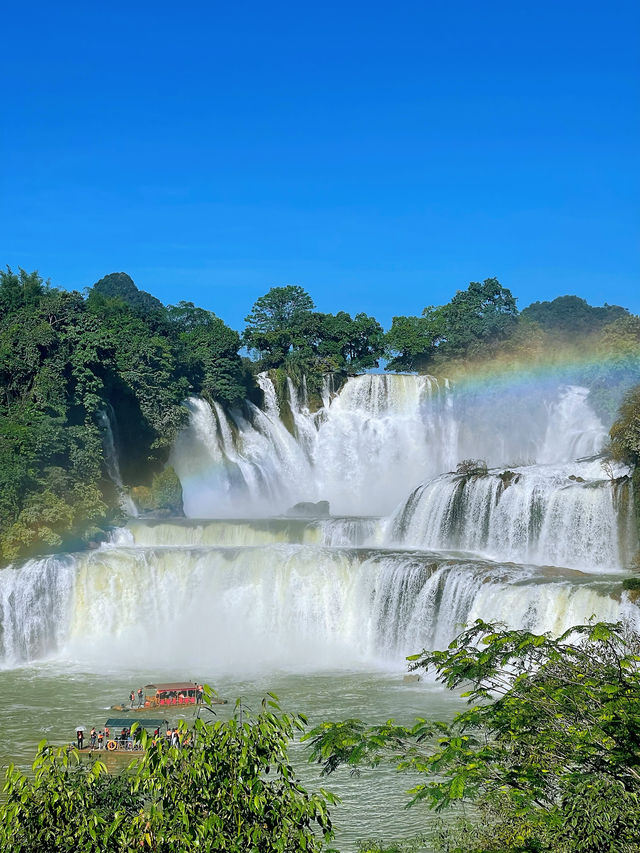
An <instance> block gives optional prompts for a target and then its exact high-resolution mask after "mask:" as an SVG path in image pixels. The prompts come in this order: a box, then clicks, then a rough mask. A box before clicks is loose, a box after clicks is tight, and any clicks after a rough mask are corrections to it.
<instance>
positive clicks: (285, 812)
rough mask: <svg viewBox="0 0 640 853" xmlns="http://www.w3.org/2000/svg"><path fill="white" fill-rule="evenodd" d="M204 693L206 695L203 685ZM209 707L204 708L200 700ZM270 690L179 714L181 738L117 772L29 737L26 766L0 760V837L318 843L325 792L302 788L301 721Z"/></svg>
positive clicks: (84, 842) (39, 849) (26, 849)
mask: <svg viewBox="0 0 640 853" xmlns="http://www.w3.org/2000/svg"><path fill="white" fill-rule="evenodd" d="M208 695H210V694H208ZM208 710H209V711H211V709H208ZM305 723H306V721H305V719H304V717H302V716H297V715H290V714H284V713H282V712H281V711H280V708H279V707H278V704H277V701H276V697H274V696H271V695H269V696H268V697H267V698H266V699H265V700H264V702H263V703H262V708H261V710H260V712H259V713H258V714H257V715H255V716H254V715H252V714H250V713H249V712H248V711H247V709H246V708H243V707H242V705H241V704H240V703H238V704H237V705H236V712H235V714H234V716H233V718H232V719H231V720H229V721H228V722H224V721H218V722H214V723H209V722H205V721H203V720H202V719H197V720H196V721H195V724H194V725H193V727H192V728H187V726H186V724H185V723H184V722H181V723H180V738H181V742H182V747H181V748H177V747H169V746H167V745H166V744H165V743H163V740H164V739H163V738H160V740H159V741H158V742H157V743H155V744H154V743H153V742H152V740H151V738H150V737H148V735H147V734H146V733H145V732H144V731H140V730H139V729H138V730H137V731H135V728H136V725H137V724H134V726H133V727H132V729H134V734H135V735H136V737H137V738H138V739H139V740H140V742H141V744H142V746H143V747H144V748H145V750H146V751H145V753H144V755H143V756H142V757H141V758H140V759H137V760H134V761H133V762H132V763H131V764H130V765H129V768H128V770H127V771H125V772H124V773H123V774H122V775H120V776H116V777H108V776H107V775H106V767H105V765H104V764H103V763H102V762H100V761H96V762H95V763H94V764H93V765H91V766H87V765H85V764H79V758H78V753H77V751H76V750H75V749H72V750H69V751H67V750H60V749H59V750H57V751H56V750H53V749H52V748H51V747H49V746H48V745H47V744H46V742H45V741H42V742H41V743H40V745H39V749H38V755H37V756H36V760H35V763H34V765H33V777H31V776H27V775H25V774H22V773H20V772H19V771H18V770H17V769H16V768H14V767H9V769H8V771H7V784H6V787H5V797H6V798H5V800H4V802H3V803H2V804H1V805H0V847H1V848H2V850H5V851H7V853H9V851H11V853H50V852H51V853H53V851H56V853H64V851H69V853H71V851H73V853H98V851H99V852H100V853H125V851H129V850H148V851H155V853H172V851H176V850H180V851H191V850H193V851H218V850H224V851H228V853H247V851H255V853H299V851H308V853H314V851H320V850H321V849H323V847H324V844H323V842H324V841H328V840H330V838H331V837H332V835H333V831H332V826H331V818H330V815H329V810H328V806H329V805H330V804H332V803H334V802H336V800H335V798H334V797H333V796H332V795H331V794H329V793H327V792H326V791H323V790H320V791H319V792H318V793H309V792H308V791H306V790H305V788H303V787H302V785H301V784H300V781H299V779H298V778H297V775H296V773H295V771H294V769H293V767H292V766H291V764H290V763H289V758H288V745H289V741H290V740H291V739H292V738H293V737H294V736H295V734H296V733H298V732H300V731H302V730H303V729H304V727H305Z"/></svg>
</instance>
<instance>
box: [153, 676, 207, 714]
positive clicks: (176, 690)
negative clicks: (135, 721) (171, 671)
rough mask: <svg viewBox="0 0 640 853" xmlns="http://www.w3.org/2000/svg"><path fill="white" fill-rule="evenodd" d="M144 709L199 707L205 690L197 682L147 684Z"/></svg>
mask: <svg viewBox="0 0 640 853" xmlns="http://www.w3.org/2000/svg"><path fill="white" fill-rule="evenodd" d="M144 692H145V696H144V707H145V708H159V707H161V706H165V705H198V704H200V703H201V702H202V698H203V689H202V686H201V685H200V684H197V683H196V682H195V681H170V682H166V683H163V684H145V686H144Z"/></svg>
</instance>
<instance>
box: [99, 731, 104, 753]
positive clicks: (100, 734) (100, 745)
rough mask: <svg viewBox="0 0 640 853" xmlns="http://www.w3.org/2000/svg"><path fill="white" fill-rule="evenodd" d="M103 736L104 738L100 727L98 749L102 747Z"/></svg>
mask: <svg viewBox="0 0 640 853" xmlns="http://www.w3.org/2000/svg"><path fill="white" fill-rule="evenodd" d="M103 738H104V732H103V731H102V729H100V731H99V732H98V749H102V741H103Z"/></svg>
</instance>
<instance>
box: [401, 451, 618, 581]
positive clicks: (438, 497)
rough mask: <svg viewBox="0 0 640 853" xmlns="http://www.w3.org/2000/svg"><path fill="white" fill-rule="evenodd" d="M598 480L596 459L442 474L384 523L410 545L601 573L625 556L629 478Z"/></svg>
mask: <svg viewBox="0 0 640 853" xmlns="http://www.w3.org/2000/svg"><path fill="white" fill-rule="evenodd" d="M620 473H621V474H622V476H620V477H619V478H618V479H616V480H611V479H602V478H603V472H602V469H601V467H600V465H599V463H598V462H597V461H595V462H591V463H589V462H587V463H573V464H570V465H564V466H543V465H537V466H530V467H527V468H515V469H514V470H503V471H496V472H491V473H489V474H487V475H474V474H471V475H459V474H458V475H456V474H444V475H441V476H440V477H437V478H435V479H434V480H431V481H429V482H427V483H425V484H424V485H423V486H420V487H419V488H418V489H416V490H415V491H414V492H413V494H412V495H411V496H410V497H409V499H408V500H407V502H406V503H405V504H404V505H403V506H402V507H400V509H399V510H398V511H397V512H396V514H395V516H394V517H393V519H392V520H391V523H390V525H389V532H388V540H389V541H390V542H392V543H395V544H396V545H401V546H403V547H411V548H428V549H429V548H431V549H433V548H436V549H458V550H464V551H473V552H475V553H479V554H483V555H484V556H487V557H489V558H492V559H501V560H514V561H517V562H533V563H537V564H542V565H545V564H551V565H557V566H568V567H571V568H578V569H582V570H583V571H592V570H596V571H602V570H616V569H620V568H621V567H622V566H623V565H624V564H625V563H626V562H628V561H630V557H631V555H632V553H633V548H632V544H631V543H632V542H633V540H634V535H633V534H634V525H633V518H632V516H631V515H630V514H629V513H628V512H624V511H622V512H621V511H620V509H621V505H622V506H626V507H627V508H628V507H629V505H630V502H631V501H632V492H631V488H630V481H629V478H628V477H627V476H624V473H623V472H620Z"/></svg>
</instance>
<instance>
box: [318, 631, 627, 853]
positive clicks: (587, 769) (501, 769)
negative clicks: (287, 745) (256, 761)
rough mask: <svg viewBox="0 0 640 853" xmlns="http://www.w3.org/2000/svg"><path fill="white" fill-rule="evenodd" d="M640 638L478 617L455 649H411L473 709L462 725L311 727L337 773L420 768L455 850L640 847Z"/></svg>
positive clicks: (421, 786) (423, 788)
mask: <svg viewBox="0 0 640 853" xmlns="http://www.w3.org/2000/svg"><path fill="white" fill-rule="evenodd" d="M638 650H639V649H638V638H637V636H627V634H626V633H625V631H624V630H623V628H622V626H620V625H611V624H605V623H597V624H596V623H592V624H587V625H580V626H576V627H574V628H572V629H571V630H570V631H568V632H567V633H566V634H565V635H563V636H562V637H560V638H558V639H552V638H551V637H550V636H548V635H536V634H532V633H530V632H528V631H511V630H506V629H504V628H501V627H498V626H495V625H491V624H488V623H485V622H482V621H480V620H479V621H477V622H476V623H475V625H473V626H471V627H470V628H468V629H467V630H465V631H464V632H463V633H462V634H460V635H459V636H458V637H457V638H456V640H454V641H453V642H452V643H451V645H450V646H449V648H448V649H446V650H445V651H423V652H422V653H420V654H418V655H414V656H412V657H411V658H409V660H410V661H412V664H411V668H412V669H422V670H426V671H432V672H435V674H436V677H437V679H438V680H439V681H440V682H442V683H443V684H444V685H445V686H446V687H447V688H449V689H452V690H459V689H462V690H464V691H465V692H464V693H463V694H462V695H463V696H466V697H467V699H468V704H469V707H468V708H467V709H466V710H465V711H463V712H461V713H459V714H458V715H457V716H456V717H455V718H454V720H453V722H452V723H450V724H449V723H443V722H434V721H431V720H428V719H420V720H418V721H416V723H415V724H414V725H413V726H409V727H407V726H402V725H397V724H396V723H394V722H393V721H392V720H391V721H388V722H387V723H385V724H384V725H382V726H373V727H371V726H367V725H366V724H365V723H363V722H362V721H360V720H353V719H352V720H346V721H343V722H330V723H324V724H323V725H321V726H319V727H317V728H316V729H314V730H313V731H312V732H310V733H309V735H308V736H307V738H308V739H309V740H310V741H311V745H312V756H311V759H312V760H314V761H317V762H318V763H319V764H320V765H321V766H322V769H323V772H324V773H325V774H329V773H332V772H333V771H335V770H336V769H337V768H338V767H340V766H341V765H346V766H349V767H351V768H352V769H354V770H356V771H357V768H358V767H360V766H363V765H367V766H372V767H375V766H377V765H378V764H379V763H380V762H382V761H391V762H392V763H394V764H395V765H397V767H398V769H399V770H401V771H411V772H412V774H414V775H415V773H417V774H419V775H421V776H422V781H420V782H419V783H418V784H417V785H415V786H414V787H413V789H412V790H411V792H410V793H411V801H410V802H411V804H412V805H415V804H418V803H426V804H427V805H429V807H430V808H431V809H433V810H435V811H436V812H444V811H447V810H450V809H453V810H454V813H455V812H457V813H458V814H459V813H460V810H461V807H462V806H464V805H465V804H466V805H467V806H470V807H471V814H472V815H473V817H471V818H470V819H459V820H458V821H457V822H454V823H448V824H443V825H442V828H441V831H440V833H439V839H438V843H439V849H441V850H443V851H446V853H604V851H608V853H633V851H638V850H640V810H639V809H638V805H639V798H640V773H639V771H638V768H639V766H640V664H639V660H640V658H639V657H638Z"/></svg>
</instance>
